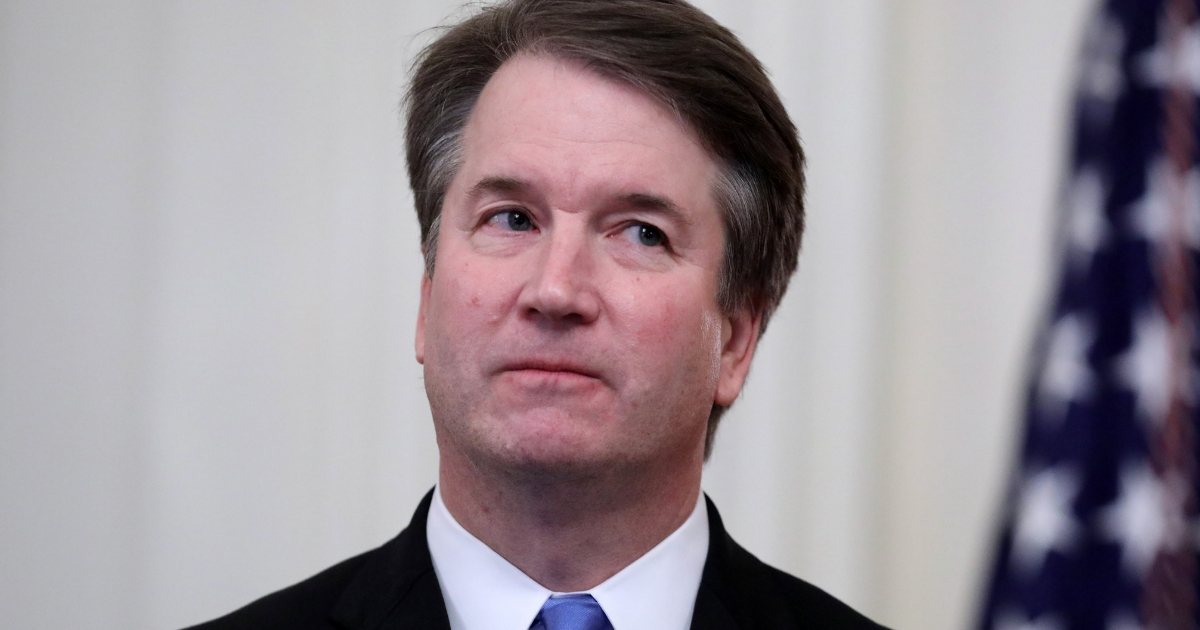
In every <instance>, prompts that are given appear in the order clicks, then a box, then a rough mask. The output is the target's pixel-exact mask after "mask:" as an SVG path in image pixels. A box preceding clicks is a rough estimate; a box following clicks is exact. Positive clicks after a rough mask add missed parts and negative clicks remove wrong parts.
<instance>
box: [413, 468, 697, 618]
mask: <svg viewBox="0 0 1200 630" xmlns="http://www.w3.org/2000/svg"><path fill="white" fill-rule="evenodd" d="M426 536H427V537H428V542H429V554H430V556H431V557H432V558H433V568H434V572H435V573H436V574H437V578H438V583H439V584H440V585H441V588H442V597H443V599H444V600H445V601H446V613H447V616H449V618H450V628H451V630H492V629H499V630H528V629H529V626H530V624H532V623H533V620H534V618H535V617H537V614H538V611H539V610H541V608H542V604H543V603H545V601H546V598H547V597H550V596H551V595H559V594H561V593H555V592H553V591H550V590H549V589H547V588H545V587H543V586H542V585H540V584H538V583H537V582H535V581H533V579H532V578H530V577H529V576H527V575H525V574H524V573H522V572H521V570H520V569H518V568H517V567H515V566H513V565H512V564H510V563H509V562H508V561H507V560H505V559H504V558H502V557H501V556H500V554H498V553H496V552H495V551H492V549H491V548H490V547H488V546H487V545H485V544H483V542H482V541H480V540H479V539H478V538H476V537H474V536H472V535H471V533H470V532H468V531H467V530H465V529H463V527H462V526H461V525H459V524H458V521H456V520H454V516H453V515H451V514H450V511H449V510H448V509H446V504H445V503H444V502H443V501H442V491H441V488H440V487H438V488H437V489H436V490H435V491H434V493H433V504H432V506H430V509H429V519H428V521H427V522H426ZM707 555H708V512H707V511H706V510H705V506H704V498H703V496H701V497H699V498H698V499H697V500H696V506H695V508H693V509H692V513H691V514H690V515H689V516H688V518H687V520H685V521H684V522H683V524H682V525H680V526H679V529H676V530H675V531H674V532H672V533H671V535H670V536H667V537H666V538H665V539H663V541H662V542H660V543H658V545H656V546H655V547H654V548H653V549H651V550H650V551H648V552H647V553H646V554H645V555H643V556H642V557H641V558H638V559H637V560H635V561H634V562H633V563H632V564H630V565H629V566H627V567H625V568H624V569H621V570H620V571H619V572H618V573H617V574H616V575H614V576H612V577H611V578H609V579H607V580H605V581H604V582H603V583H602V584H600V585H598V586H596V587H595V588H593V589H591V590H590V591H586V592H587V593H589V594H591V595H592V597H595V598H596V601H597V602H599V603H600V607H601V608H603V609H604V613H605V614H606V615H608V620H609V621H610V622H611V623H612V626H613V630H641V629H647V630H649V629H653V630H688V628H689V627H690V626H691V621H692V609H693V608H694V607H695V604H696V592H697V591H698V590H699V589H700V576H701V575H702V574H703V572H704V561H705V559H706V557H707Z"/></svg>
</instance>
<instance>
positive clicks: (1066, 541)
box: [1012, 466, 1079, 574]
mask: <svg viewBox="0 0 1200 630" xmlns="http://www.w3.org/2000/svg"><path fill="white" fill-rule="evenodd" d="M1078 492H1079V475H1078V474H1077V473H1076V472H1075V471H1074V470H1073V469H1071V468H1069V467H1066V466H1059V467H1054V468H1047V469H1045V470H1043V471H1041V472H1039V473H1037V474H1035V475H1033V476H1031V477H1030V478H1029V479H1027V480H1026V481H1025V483H1024V484H1023V485H1022V487H1021V490H1020V493H1019V495H1018V498H1017V510H1016V515H1015V516H1016V517H1015V519H1014V521H1015V522H1014V526H1013V551H1012V553H1013V566H1014V568H1016V569H1017V570H1018V571H1020V572H1022V573H1024V574H1030V573H1036V572H1037V571H1039V570H1040V569H1041V568H1042V564H1043V563H1044V562H1045V561H1046V555H1047V554H1048V553H1050V552H1051V551H1065V550H1067V549H1069V548H1070V547H1071V545H1072V544H1073V543H1074V541H1075V538H1076V536H1077V535H1078V533H1079V525H1078V523H1077V522H1076V520H1075V515H1074V513H1073V512H1072V509H1071V504H1072V503H1073V502H1074V500H1075V495H1076V494H1078Z"/></svg>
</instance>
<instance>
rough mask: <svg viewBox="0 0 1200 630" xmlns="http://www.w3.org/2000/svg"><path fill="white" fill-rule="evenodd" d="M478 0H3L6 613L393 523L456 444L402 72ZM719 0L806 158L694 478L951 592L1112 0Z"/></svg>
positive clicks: (222, 589)
mask: <svg viewBox="0 0 1200 630" xmlns="http://www.w3.org/2000/svg"><path fill="white" fill-rule="evenodd" d="M456 4H457V3H455V2H449V1H445V0H443V1H441V2H427V1H426V2H380V1H367V0H362V1H355V2H332V1H323V0H306V1H303V2H297V1H294V0H293V1H288V2H284V1H283V0H275V1H267V0H263V1H260V2H240V1H232V0H226V1H223V2H222V1H218V2H187V1H182V0H175V1H170V2H156V1H151V0H110V1H108V2H103V3H100V2H83V1H75V2H69V1H67V0H59V1H57V2H55V1H47V0H36V1H35V0H0V532H3V536H0V615H2V616H3V617H4V618H5V619H6V620H7V621H6V622H5V623H6V624H7V625H11V626H12V627H20V628H62V627H88V628H98V629H106V628H112V629H117V628H120V629H139V628H147V629H148V628H164V627H175V626H180V625H183V624H186V623H191V622H195V621H199V620H200V619H203V618H206V617H210V616H213V615H216V614H218V613H221V612H223V611H226V610H228V609H230V608H232V607H234V606H237V605H240V604H241V603H244V602H246V601H248V600H249V599H251V598H253V597H256V596H258V595H260V594H263V593H265V592H266V591H268V590H271V589H274V588H277V587H279V586H282V585H284V584H287V583H290V582H292V581H295V580H297V579H300V578H302V577H304V576H306V575H308V574H310V573H312V572H313V571H315V570H317V569H319V568H321V567H323V566H325V565H327V564H329V563H332V562H333V561H335V560H337V559H339V558H342V557H345V556H347V555H350V554H352V553H355V552H357V551H361V550H363V549H366V548H368V547H370V546H373V545H375V544H378V543H379V542H380V541H382V540H384V539H386V538H387V537H389V536H391V535H392V534H394V533H395V531H397V530H398V529H399V528H400V527H402V526H403V524H404V523H405V522H406V521H407V518H408V514H409V512H410V510H411V509H412V507H413V506H414V505H415V502H416V500H417V499H418V498H419V496H420V495H421V494H422V493H423V492H424V491H425V490H426V489H427V488H428V487H429V486H430V485H431V484H432V483H433V481H434V478H435V468H436V450H435V449H434V445H433V438H432V430H431V428H430V425H429V414H428V410H427V408H426V406H425V404H424V399H423V393H422V386H421V381H420V371H419V369H418V367H419V366H417V364H416V363H415V361H414V360H413V359H412V350H411V337H412V330H413V323H414V315H415V296H416V295H417V284H418V280H419V277H420V260H419V256H418V255H417V251H416V240H417V236H416V224H415V220H414V219H413V217H412V216H411V210H410V206H411V201H410V197H409V193H408V191H407V187H406V182H405V180H404V177H403V163H402V160H401V158H400V155H401V149H400V142H399V132H398V125H397V122H396V115H397V108H396V99H397V96H398V94H399V92H400V91H401V89H402V86H403V82H404V76H405V67H406V59H407V58H409V57H410V56H411V54H412V53H413V52H414V51H415V50H417V49H419V43H420V41H425V40H426V39H427V38H428V36H429V34H428V33H422V31H423V30H424V29H426V28H427V27H429V26H431V25H434V24H437V23H438V22H439V21H441V20H442V19H443V18H444V16H446V15H449V14H451V13H453V12H454V10H455V9H454V7H455V6H456ZM698 4H699V5H700V6H701V7H703V8H705V9H706V10H708V11H709V12H710V13H712V14H713V15H714V16H716V17H717V18H718V19H719V20H721V21H722V22H724V23H726V24H727V25H729V26H730V27H731V28H733V29H734V30H736V31H737V32H738V33H740V34H741V35H742V36H743V38H744V39H745V40H746V42H747V43H748V44H749V45H750V46H751V47H752V48H753V49H754V50H755V51H756V52H757V53H758V54H759V55H760V56H761V57H762V58H763V60H764V62H765V63H766V64H767V66H768V67H769V68H770V70H771V71H772V73H773V76H774V78H775V81H776V83H777V85H778V87H779V89H780V91H781V93H782V94H783V96H784V99H785V102H786V103H787V105H788V106H789V108H790V109H791V111H792V113H793V116H794V117H795V119H796V121H797V124H798V126H799V127H800V130H801V133H802V136H803V138H804V143H805V147H806V149H807V151H808V153H809V158H810V164H811V170H810V182H811V192H810V195H809V205H810V209H811V210H810V211H811V215H810V217H811V218H810V232H809V235H808V237H807V238H808V240H807V242H806V245H805V252H804V254H803V255H802V258H801V272H800V273H799V275H798V276H797V278H796V281H795V282H794V284H793V287H792V289H791V291H790V293H789V295H788V297H787V298H786V300H785V303H784V305H783V307H782V308H781V310H780V312H779V314H778V316H777V318H776V319H775V321H774V322H773V323H772V327H771V330H770V332H769V333H768V335H767V337H766V338H765V339H764V340H763V344H762V348H761V351H760V355H759V357H758V359H757V361H756V364H755V367H754V369H753V372H752V374H751V379H750V382H749V384H748V385H747V388H746V391H745V394H744V398H743V400H742V401H741V402H739V404H738V405H737V406H736V407H735V408H734V410H733V411H732V412H731V413H730V416H729V419H728V420H727V421H726V424H725V426H724V427H723V429H722V432H721V434H720V437H719V443H718V446H717V452H716V455H715V456H714V458H713V462H712V463H711V464H710V466H709V469H708V470H707V472H706V478H705V487H706V488H707V489H708V490H709V491H710V493H711V494H712V495H713V497H714V498H715V499H716V501H717V502H718V505H720V506H721V507H722V510H723V513H724V515H725V517H726V520H727V521H728V524H729V526H730V528H731V530H732V531H733V533H734V534H735V536H737V537H738V538H739V539H740V540H741V541H742V542H743V543H744V544H746V546H748V547H749V548H750V549H751V550H753V551H755V552H756V553H759V554H760V555H761V556H762V557H764V559H766V560H768V561H770V562H772V563H775V564H778V565H779V566H781V567H784V568H786V569H788V570H790V571H793V572H796V573H798V574H800V575H802V576H803V577H805V578H807V579H809V580H811V581H814V582H816V583H818V584H820V585H822V586H823V587H825V588H827V589H828V590H830V591H832V592H834V593H835V594H837V595H839V596H841V597H844V598H845V599H847V600H848V601H850V602H851V603H853V604H854V605H856V606H858V607H860V608H862V609H864V610H865V611H867V612H869V613H870V614H872V615H873V616H875V617H877V618H878V619H879V620H881V621H883V622H885V623H887V624H889V625H892V626H894V627H897V628H905V629H912V630H916V629H918V628H919V629H921V630H950V629H952V628H962V627H965V626H966V624H967V622H968V620H969V619H970V615H971V613H972V607H973V605H974V602H973V600H972V598H973V597H974V593H975V592H976V590H977V588H978V585H979V578H980V574H981V567H982V563H983V562H984V561H985V560H986V557H987V553H988V545H989V543H990V536H991V528H992V523H991V518H992V517H993V515H994V514H995V512H996V510H997V506H998V500H999V492H1000V490H1001V488H1002V483H1003V479H1004V475H1005V474H1006V471H1007V467H1008V460H1007V458H1008V456H1009V451H1010V448H1011V442H1012V437H1013V432H1014V427H1015V426H1016V425H1015V422H1016V419H1017V418H1018V416H1019V410H1018V408H1017V405H1016V401H1017V400H1018V399H1019V395H1020V391H1021V378H1022V367H1023V362H1024V358H1025V353H1026V349H1027V348H1028V347H1029V346H1030V336H1031V333H1032V329H1033V325H1034V323H1035V322H1036V318H1037V315H1038V312H1039V309H1040V306H1041V299H1042V295H1043V293H1044V292H1045V284H1046V278H1047V277H1048V272H1049V265H1050V238H1049V229H1050V226H1051V225H1052V215H1051V211H1052V207H1053V203H1054V198H1055V195H1056V190H1057V184H1058V177H1059V170H1060V165H1061V155H1062V154H1063V150H1062V147H1063V142H1064V137H1063V123H1065V121H1066V112H1067V108H1066V102H1067V101H1066V99H1067V97H1068V95H1069V90H1068V86H1069V81H1070V74H1071V62H1072V59H1073V57H1074V54H1075V50H1076V48H1077V42H1078V39H1079V35H1080V32H1081V30H1082V26H1083V23H1084V18H1083V16H1084V14H1085V12H1086V9H1087V8H1088V5H1089V4H1090V3H1089V2H1088V1H1087V0H1068V1H1063V2H1044V1H1043V0H991V1H987V2H984V1H979V2H962V1H961V0H903V1H896V2H886V1H885V0H839V1H838V2H828V1H825V0H705V1H701V2H698ZM64 593H68V594H69V598H70V599H69V601H66V600H64V599H63V597H64V595H63V594H64Z"/></svg>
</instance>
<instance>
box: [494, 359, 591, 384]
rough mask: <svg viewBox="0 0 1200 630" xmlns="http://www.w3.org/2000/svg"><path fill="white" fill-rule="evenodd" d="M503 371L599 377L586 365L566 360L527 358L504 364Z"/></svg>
mask: <svg viewBox="0 0 1200 630" xmlns="http://www.w3.org/2000/svg"><path fill="white" fill-rule="evenodd" d="M501 371H503V372H527V373H530V374H531V375H534V374H538V373H541V374H546V375H562V376H565V377H570V376H582V377H586V378H594V379H599V378H600V373H599V372H597V371H596V370H593V369H591V368H589V367H587V366H584V365H580V364H578V363H575V362H572V361H566V360H546V359H527V360H521V361H514V362H512V363H509V364H506V365H505V366H504V367H503V368H502V370H501Z"/></svg>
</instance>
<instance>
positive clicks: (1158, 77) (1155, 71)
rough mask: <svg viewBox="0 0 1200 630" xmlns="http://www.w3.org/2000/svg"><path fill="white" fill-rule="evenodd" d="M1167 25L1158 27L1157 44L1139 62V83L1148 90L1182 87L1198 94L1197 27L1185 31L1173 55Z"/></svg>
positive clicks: (1199, 33) (1199, 41)
mask: <svg viewBox="0 0 1200 630" xmlns="http://www.w3.org/2000/svg"><path fill="white" fill-rule="evenodd" d="M1168 29H1169V26H1168V24H1167V22H1166V21H1165V20H1164V21H1163V22H1162V23H1161V24H1160V25H1159V36H1158V40H1157V41H1158V45H1157V46H1155V47H1154V49H1153V50H1150V51H1147V52H1145V53H1142V55H1141V56H1140V57H1139V59H1138V70H1139V71H1140V72H1139V76H1140V78H1141V80H1142V81H1143V82H1144V83H1146V84H1147V85H1149V86H1151V87H1159V88H1161V87H1167V86H1169V85H1184V86H1187V87H1188V88H1190V89H1191V90H1192V91H1193V92H1200V28H1198V27H1197V25H1195V24H1193V25H1192V26H1190V27H1188V28H1187V29H1186V30H1184V32H1183V34H1182V39H1181V40H1180V42H1179V43H1180V46H1179V49H1178V54H1173V53H1174V52H1175V51H1172V50H1171V48H1172V45H1171V36H1170V32H1169V30H1168Z"/></svg>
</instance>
